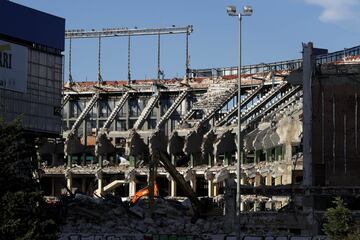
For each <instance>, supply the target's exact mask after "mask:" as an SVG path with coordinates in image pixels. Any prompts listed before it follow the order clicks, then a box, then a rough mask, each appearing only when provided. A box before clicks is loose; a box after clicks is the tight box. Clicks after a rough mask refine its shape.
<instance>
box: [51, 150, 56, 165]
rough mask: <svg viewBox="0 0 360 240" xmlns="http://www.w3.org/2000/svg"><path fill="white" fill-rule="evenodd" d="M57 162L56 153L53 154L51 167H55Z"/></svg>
mask: <svg viewBox="0 0 360 240" xmlns="http://www.w3.org/2000/svg"><path fill="white" fill-rule="evenodd" d="M55 162H56V153H53V154H51V166H54V165H55Z"/></svg>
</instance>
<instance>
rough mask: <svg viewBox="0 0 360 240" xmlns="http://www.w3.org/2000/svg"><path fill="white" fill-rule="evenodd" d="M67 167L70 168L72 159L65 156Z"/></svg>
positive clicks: (69, 156)
mask: <svg viewBox="0 0 360 240" xmlns="http://www.w3.org/2000/svg"><path fill="white" fill-rule="evenodd" d="M67 167H68V168H72V159H71V155H68V156H67Z"/></svg>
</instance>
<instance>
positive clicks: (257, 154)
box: [254, 150, 261, 164]
mask: <svg viewBox="0 0 360 240" xmlns="http://www.w3.org/2000/svg"><path fill="white" fill-rule="evenodd" d="M260 155H261V150H255V159H254V163H255V164H256V163H259V162H260Z"/></svg>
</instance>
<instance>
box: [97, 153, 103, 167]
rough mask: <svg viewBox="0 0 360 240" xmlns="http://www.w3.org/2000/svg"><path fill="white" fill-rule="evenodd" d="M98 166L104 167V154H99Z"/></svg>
mask: <svg viewBox="0 0 360 240" xmlns="http://www.w3.org/2000/svg"><path fill="white" fill-rule="evenodd" d="M98 166H99V168H102V167H103V156H102V155H100V156H98Z"/></svg>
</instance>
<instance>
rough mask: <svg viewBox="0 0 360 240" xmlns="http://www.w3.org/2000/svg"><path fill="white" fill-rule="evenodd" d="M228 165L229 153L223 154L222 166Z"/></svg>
mask: <svg viewBox="0 0 360 240" xmlns="http://www.w3.org/2000/svg"><path fill="white" fill-rule="evenodd" d="M227 166H229V153H225V154H224V167H227Z"/></svg>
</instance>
